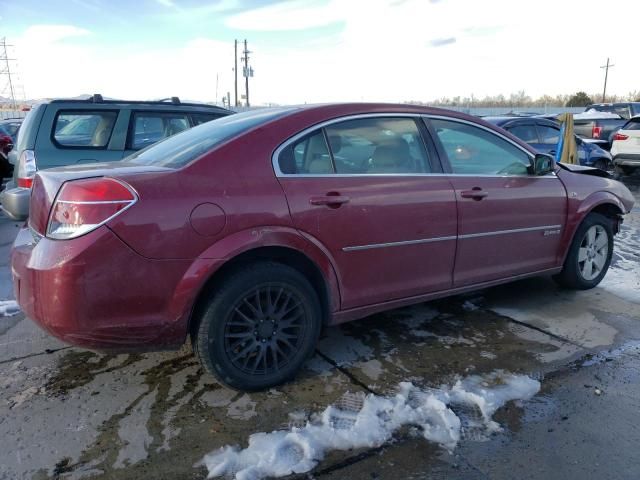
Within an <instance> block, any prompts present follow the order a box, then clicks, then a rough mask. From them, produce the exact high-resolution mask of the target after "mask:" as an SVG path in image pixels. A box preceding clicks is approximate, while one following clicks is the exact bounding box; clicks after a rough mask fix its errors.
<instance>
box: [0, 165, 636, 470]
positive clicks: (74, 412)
mask: <svg viewBox="0 0 640 480" xmlns="http://www.w3.org/2000/svg"><path fill="white" fill-rule="evenodd" d="M625 181H626V182H627V184H628V186H629V187H630V188H631V189H632V191H633V192H634V195H635V197H636V199H637V201H638V204H636V206H635V208H634V211H633V212H632V214H631V215H629V216H628V217H627V219H626V221H625V224H624V226H623V230H622V232H621V234H620V235H619V236H618V237H617V238H616V253H615V256H614V263H613V266H612V269H611V271H610V272H609V274H608V275H607V277H606V278H605V281H604V282H603V284H602V285H601V286H599V287H597V288H595V289H593V290H589V291H584V292H574V291H567V290H562V289H560V288H558V287H557V286H556V285H555V284H554V283H553V282H552V281H551V280H550V279H548V278H536V279H529V280H524V281H520V282H516V283H513V284H509V285H504V286H501V287H496V288H492V289H487V290H484V291H481V292H476V293H473V294H470V295H466V296H458V297H453V298H449V299H444V300H439V301H435V302H429V303H424V304H420V305H417V306H412V307H408V308H403V309H399V310H394V311H391V312H386V313H383V314H379V315H374V316H372V317H369V318H366V319H363V320H360V321H356V322H351V323H348V324H344V325H341V326H339V327H332V328H328V329H326V330H325V332H324V333H323V338H322V340H321V342H320V344H319V346H318V349H317V353H316V355H315V356H314V357H313V358H312V359H311V360H310V361H309V362H308V363H307V365H306V366H305V368H304V370H303V372H302V373H301V374H300V375H299V377H298V378H297V379H296V380H295V381H294V382H292V383H289V384H287V385H285V386H282V387H279V388H277V389H272V390H269V391H267V392H262V393H252V394H246V393H239V392H235V391H232V390H229V389H226V388H224V387H222V386H220V385H219V384H217V383H216V382H215V380H213V378H211V377H210V376H208V375H207V374H206V373H205V372H203V370H202V369H201V368H200V366H199V365H198V363H197V361H196V360H195V358H194V356H193V354H192V352H191V351H190V348H189V347H188V346H185V347H184V348H183V349H182V350H180V351H178V352H162V353H144V354H131V355H102V354H98V353H94V352H90V351H86V350H82V349H78V348H75V347H69V346H67V345H64V344H62V343H60V342H58V341H57V340H55V339H53V338H51V337H49V336H48V335H47V334H46V333H44V332H43V331H41V330H40V329H39V328H38V327H37V326H36V325H35V324H34V323H33V322H32V321H31V320H29V319H28V318H25V317H24V315H23V314H18V315H14V316H9V317H0V479H3V480H4V479H11V480H13V479H79V478H97V479H146V478H150V479H151V478H153V479H154V480H157V479H172V480H176V479H204V478H206V476H207V470H206V468H205V467H204V466H203V465H202V464H201V463H200V462H201V460H202V459H203V457H204V456H205V455H206V454H207V453H209V452H212V451H215V450H216V449H219V448H221V447H225V446H228V445H238V446H240V447H246V445H247V442H248V439H249V436H250V435H251V434H254V433H257V432H271V431H274V430H286V429H291V428H293V427H295V426H300V425H304V424H305V423H306V422H307V421H308V420H312V419H313V418H314V415H317V414H318V413H319V412H322V411H323V410H324V409H325V408H326V407H327V406H329V405H331V404H336V403H340V402H344V399H345V398H353V395H359V394H362V395H376V396H380V397H388V396H393V395H394V393H395V392H397V391H398V388H399V385H400V384H401V383H402V382H412V383H413V384H415V385H419V386H420V387H422V388H425V389H430V388H436V387H439V386H441V385H452V384H453V383H454V382H455V381H456V379H458V378H462V377H467V376H469V375H483V374H490V373H491V372H513V373H516V374H521V375H527V376H528V377H530V378H533V379H535V380H537V381H539V382H540V385H541V387H540V391H539V393H538V394H537V395H535V396H534V397H533V398H531V399H530V400H525V401H516V402H509V403H507V404H506V405H505V406H504V407H502V408H500V409H499V410H498V411H497V412H496V413H495V415H494V417H493V420H495V421H496V422H497V424H498V425H499V427H500V428H498V429H494V430H493V431H491V432H487V431H483V432H478V431H475V430H473V429H467V430H464V429H463V435H462V439H461V441H460V442H459V444H458V445H457V447H456V448H455V449H452V450H447V449H445V448H442V447H441V446H439V445H438V444H435V443H433V442H429V441H427V440H425V439H424V438H423V437H422V436H421V435H420V434H419V432H416V429H415V428H410V427H403V428H401V429H398V430H397V431H396V432H395V434H394V435H393V438H391V439H390V440H387V441H385V442H384V443H383V444H382V445H378V446H375V447H371V448H358V449H352V450H346V451H332V452H329V453H328V454H327V455H326V457H325V458H323V459H321V460H320V461H319V462H318V464H317V466H316V467H315V468H314V469H313V470H312V471H311V472H308V473H304V474H298V475H297V476H296V475H293V476H292V478H327V479H329V478H336V479H342V478H350V479H354V480H356V479H376V478H384V479H386V478H389V479H400V478H403V479H404V478H454V479H458V478H459V479H463V478H464V479H474V478H495V479H512V478H527V479H555V478H558V479H571V478H581V479H582V478H616V479H627V478H628V479H637V478H639V477H640V457H639V456H638V455H637V449H638V445H640V426H638V423H637V415H638V411H639V410H640V378H639V377H640V373H639V372H640V369H639V367H640V249H638V243H639V242H640V177H636V178H634V179H626V180H625ZM17 229H18V224H16V223H15V222H11V221H9V220H8V219H6V218H0V300H1V299H10V298H11V296H12V291H11V285H10V273H9V268H10V267H9V266H8V255H9V250H10V246H11V242H12V240H13V238H14V237H15V235H16V233H17ZM459 416H460V417H461V418H463V419H464V412H462V413H459ZM463 423H464V422H463Z"/></svg>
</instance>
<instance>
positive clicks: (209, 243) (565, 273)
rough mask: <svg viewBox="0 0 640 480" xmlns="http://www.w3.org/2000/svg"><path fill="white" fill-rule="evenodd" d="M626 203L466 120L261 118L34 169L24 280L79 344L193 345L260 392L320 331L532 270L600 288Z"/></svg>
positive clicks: (400, 109) (49, 316) (600, 179)
mask: <svg viewBox="0 0 640 480" xmlns="http://www.w3.org/2000/svg"><path fill="white" fill-rule="evenodd" d="M568 192H569V193H568ZM632 206H633V197H632V195H631V193H630V192H629V190H628V189H627V188H626V187H625V186H624V185H623V184H622V183H620V182H618V181H616V180H613V179H612V178H611V176H610V175H609V174H607V173H606V172H602V171H600V170H597V169H593V168H587V167H582V166H579V165H567V166H558V165H556V163H555V162H554V161H553V159H552V158H551V157H550V156H548V155H544V154H540V153H538V152H537V151H536V150H534V149H533V148H531V146H530V145H528V144H526V143H524V142H522V141H520V140H519V139H518V138H517V137H514V136H512V135H510V134H509V133H507V132H505V131H504V130H502V129H499V128H498V127H496V126H494V125H492V124H490V123H487V122H484V121H482V120H480V119H477V118H475V117H471V116H468V115H465V114H462V113H457V112H451V111H448V110H440V109H434V108H426V107H419V106H409V105H384V104H340V105H321V106H303V107H286V108H272V109H262V110H255V111H249V112H244V113H240V114H237V115H233V116H231V117H224V118H220V119H218V120H214V121H212V122H209V123H206V124H204V125H200V126H197V127H194V128H192V129H191V130H188V131H186V132H182V133H180V134H178V135H175V136H174V137H171V138H169V139H166V140H164V141H162V142H160V143H157V144H156V145H154V146H152V147H150V148H148V149H145V150H143V151H141V152H139V153H137V154H135V155H133V156H131V157H129V158H127V159H126V160H124V161H122V162H112V163H111V164H97V165H76V166H73V167H66V168H57V169H52V170H45V171H40V172H38V173H37V174H36V176H35V180H34V183H33V191H32V196H31V216H30V217H29V224H28V226H25V227H24V228H23V229H22V230H21V231H20V232H19V234H18V236H17V239H16V241H15V243H14V246H13V250H12V254H11V265H12V268H11V271H12V274H13V283H14V287H15V292H16V298H17V300H18V302H19V304H20V306H21V307H22V309H23V310H24V311H25V312H26V314H27V315H28V316H29V317H31V318H32V319H34V320H35V321H36V322H38V323H39V324H40V325H41V326H42V327H43V328H45V329H46V330H48V331H49V332H50V333H51V334H53V335H55V336H57V337H59V338H61V339H62V340H64V341H66V342H69V343H73V344H76V345H80V346H83V347H86V348H91V349H116V350H122V349H129V350H131V349H134V350H136V349H138V350H139V349H145V350H148V349H154V348H162V349H166V348H178V347H180V346H181V345H182V344H183V342H184V341H185V339H186V338H187V337H189V338H191V341H192V342H193V345H194V348H195V352H196V354H197V355H198V357H199V358H200V360H201V361H202V363H203V365H204V366H205V367H206V368H207V369H208V370H209V371H210V372H211V373H213V374H214V375H215V376H216V377H217V378H218V379H219V380H220V381H221V382H222V383H224V384H226V385H229V386H231V387H233V388H237V389H242V390H256V389H263V388H268V387H270V386H273V385H277V384H279V383H282V382H284V381H286V380H288V379H290V378H292V376H293V375H294V374H295V372H296V371H297V370H298V369H299V368H300V366H301V365H302V363H303V362H304V360H305V359H306V358H307V357H309V355H311V354H312V353H313V351H314V348H315V344H316V341H317V339H318V335H319V333H320V329H321V327H322V326H323V325H327V324H336V323H340V322H344V321H347V320H353V319H356V318H362V317H365V316H367V315H370V314H373V313H376V312H380V311H383V310H388V309H391V308H396V307H400V306H404V305H409V304H415V303H419V302H423V301H426V300H429V299H434V298H438V297H444V296H447V295H452V294H458V293H461V292H466V291H470V290H475V289H479V288H486V287H489V286H492V285H497V284H501V283H504V282H509V281H512V280H516V279H520V278H524V277H529V276H534V275H547V274H553V275H555V276H556V279H557V281H558V282H560V283H561V284H562V285H565V286H567V287H570V288H577V289H587V288H592V287H594V286H596V285H597V284H598V283H599V282H600V280H602V278H603V277H604V275H605V273H606V272H607V268H608V266H609V263H610V261H611V255H612V250H613V236H614V234H615V233H616V232H617V231H618V227H619V225H620V222H621V221H622V216H623V215H624V214H626V213H628V212H629V211H630V210H631V208H632Z"/></svg>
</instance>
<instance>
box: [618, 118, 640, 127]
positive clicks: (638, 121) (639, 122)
mask: <svg viewBox="0 0 640 480" xmlns="http://www.w3.org/2000/svg"><path fill="white" fill-rule="evenodd" d="M622 130H640V117H639V118H632V119H631V120H629V121H628V122H627V123H626V124H625V126H624V127H622Z"/></svg>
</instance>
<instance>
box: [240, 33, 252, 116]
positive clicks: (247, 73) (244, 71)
mask: <svg viewBox="0 0 640 480" xmlns="http://www.w3.org/2000/svg"><path fill="white" fill-rule="evenodd" d="M242 53H243V57H242V61H243V62H244V68H243V69H242V74H243V76H244V91H245V100H246V102H247V107H248V106H249V105H250V104H249V77H253V68H251V67H250V66H249V54H250V53H251V51H250V50H249V49H248V48H247V39H246V38H245V40H244V51H243V52H242Z"/></svg>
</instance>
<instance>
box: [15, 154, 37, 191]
mask: <svg viewBox="0 0 640 480" xmlns="http://www.w3.org/2000/svg"><path fill="white" fill-rule="evenodd" d="M37 169H38V168H37V165H36V154H35V153H34V152H33V150H23V151H22V154H21V155H20V158H19V159H18V182H17V183H18V186H19V187H23V188H31V186H32V185H33V177H35V176H36V170H37Z"/></svg>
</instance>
